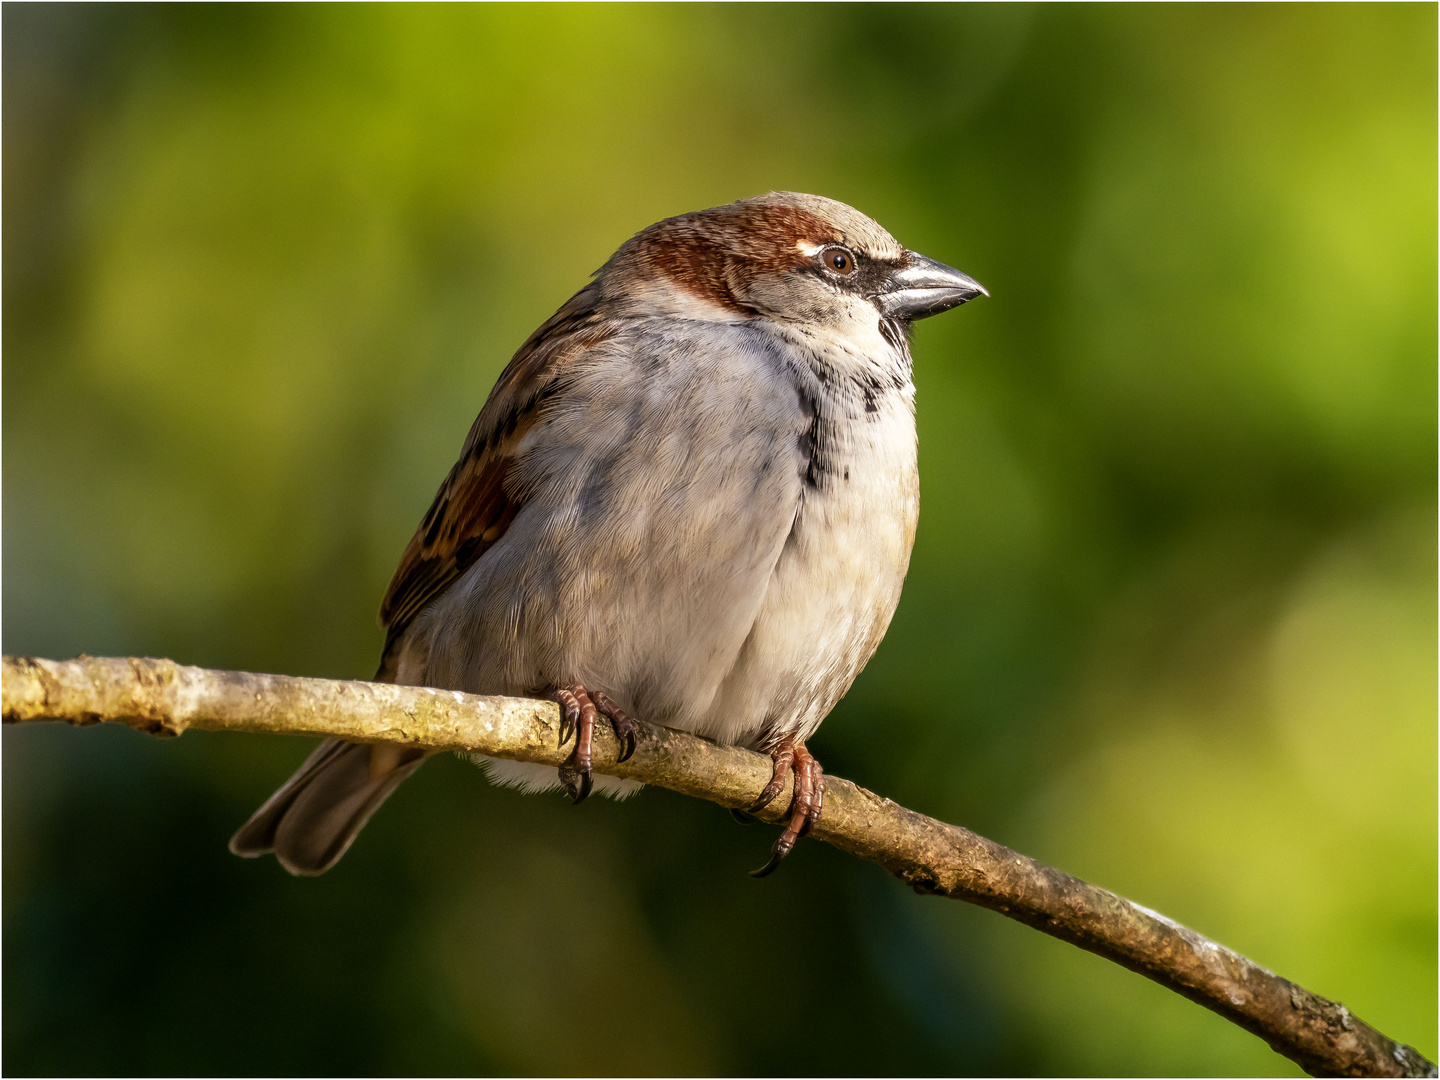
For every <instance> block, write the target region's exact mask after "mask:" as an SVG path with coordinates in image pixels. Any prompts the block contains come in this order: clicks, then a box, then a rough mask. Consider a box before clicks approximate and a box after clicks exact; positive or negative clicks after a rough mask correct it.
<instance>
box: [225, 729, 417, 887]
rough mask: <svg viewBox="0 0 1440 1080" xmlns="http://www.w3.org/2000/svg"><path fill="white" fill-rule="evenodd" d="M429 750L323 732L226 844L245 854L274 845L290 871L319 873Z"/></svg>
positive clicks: (266, 850)
mask: <svg viewBox="0 0 1440 1080" xmlns="http://www.w3.org/2000/svg"><path fill="white" fill-rule="evenodd" d="M426 756H427V755H426V752H425V751H424V750H417V749H414V748H412V747H400V746H393V745H389V744H383V743H382V744H368V743H352V742H345V741H343V740H341V739H326V740H325V741H324V742H323V743H321V744H320V745H319V746H318V747H316V748H315V752H314V753H313V754H311V755H310V756H309V757H308V758H306V759H305V763H304V764H303V765H301V766H300V768H299V769H298V770H296V772H295V775H294V776H292V777H291V778H290V779H289V780H287V781H286V782H285V784H284V786H283V787H281V788H280V790H279V791H277V792H275V794H274V795H271V796H270V798H269V799H267V800H266V801H265V805H264V806H262V807H260V809H259V810H256V811H255V813H254V814H252V815H251V817H250V820H249V821H247V822H246V823H245V824H244V825H242V826H241V827H240V831H239V832H237V833H236V834H235V835H234V836H232V837H231V838H230V850H231V851H232V852H234V853H235V854H236V855H243V856H245V857H246V858H254V857H255V856H257V855H266V854H269V853H270V852H272V851H273V852H274V853H275V857H276V858H277V859H279V860H280V865H281V866H283V867H285V869H286V870H288V871H290V873H292V874H301V875H305V876H314V875H315V874H323V873H324V872H325V871H326V870H329V869H330V867H332V866H334V865H335V863H336V862H337V861H338V860H339V858H340V856H341V855H344V854H345V851H346V849H347V848H349V846H350V844H351V842H352V841H354V839H355V837H356V835H358V834H359V832H360V830H361V829H363V828H364V827H365V823H366V822H367V821H369V820H370V815H371V814H373V813H375V811H376V810H378V809H379V808H380V804H381V803H383V802H384V801H385V800H386V799H388V798H389V797H390V793H391V792H392V791H394V790H395V789H396V788H397V787H399V786H400V782H401V781H402V780H404V779H405V778H406V777H407V776H409V775H410V774H411V773H413V772H414V771H415V770H416V769H418V768H419V767H420V766H421V764H423V763H424V761H425V758H426Z"/></svg>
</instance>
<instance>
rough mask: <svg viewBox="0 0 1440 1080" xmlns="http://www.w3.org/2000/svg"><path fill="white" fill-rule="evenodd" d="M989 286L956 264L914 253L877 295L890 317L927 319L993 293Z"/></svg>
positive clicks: (886, 315)
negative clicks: (988, 288)
mask: <svg viewBox="0 0 1440 1080" xmlns="http://www.w3.org/2000/svg"><path fill="white" fill-rule="evenodd" d="M989 295H990V294H989V293H988V292H986V291H985V286H984V285H981V284H980V283H979V282H978V281H976V280H975V279H974V278H972V277H970V275H968V274H962V273H961V272H960V271H959V270H956V269H955V268H954V267H953V266H946V265H945V264H944V263H942V262H936V261H935V260H934V259H927V258H926V257H925V256H924V255H917V254H915V252H913V251H912V252H910V261H909V262H907V263H906V264H905V265H904V266H902V267H901V268H900V269H898V270H896V271H895V272H894V273H893V274H891V275H890V280H889V281H888V282H886V285H885V289H884V291H883V292H881V293H880V294H879V295H878V296H876V297H875V303H876V304H877V305H878V306H879V308H880V312H881V314H883V315H884V316H885V317H886V318H888V319H906V320H913V319H925V318H928V317H929V316H931V315H939V314H940V313H941V312H942V311H949V310H950V309H951V308H953V307H959V306H960V305H961V304H963V303H965V301H966V300H974V299H975V297H977V296H989Z"/></svg>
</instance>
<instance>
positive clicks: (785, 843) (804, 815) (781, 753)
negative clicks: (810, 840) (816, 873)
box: [731, 740, 825, 878]
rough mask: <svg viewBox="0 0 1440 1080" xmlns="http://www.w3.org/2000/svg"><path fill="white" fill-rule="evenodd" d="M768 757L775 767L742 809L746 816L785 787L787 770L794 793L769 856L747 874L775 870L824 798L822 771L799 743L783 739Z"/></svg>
mask: <svg viewBox="0 0 1440 1080" xmlns="http://www.w3.org/2000/svg"><path fill="white" fill-rule="evenodd" d="M771 758H772V759H773V760H774V762H775V771H774V774H773V775H772V776H771V778H770V782H769V783H768V784H766V785H765V789H764V790H763V791H761V792H760V797H759V798H758V799H756V801H755V802H754V803H752V804H751V806H750V808H749V810H748V811H744V812H743V813H745V815H746V816H747V817H748V816H749V815H750V814H753V813H755V812H756V811H758V810H760V809H761V808H763V807H764V806H765V805H766V804H767V803H769V802H771V801H772V800H773V799H774V798H775V796H776V795H778V794H780V791H781V790H782V789H783V788H784V787H785V774H786V773H787V772H791V771H793V772H794V773H795V796H794V798H793V799H792V800H791V802H790V820H789V822H788V823H787V824H786V826H785V831H784V832H782V833H781V834H780V835H779V836H778V837H776V839H775V843H774V845H773V846H772V847H771V848H770V860H769V861H768V862H767V863H766V864H765V865H764V866H762V867H760V869H758V870H752V871H750V876H751V877H757V878H762V877H766V876H768V875H770V874H773V873H774V872H775V869H776V868H777V867H778V866H779V865H780V860H781V859H783V858H785V856H786V855H789V854H790V851H791V849H792V848H794V847H795V841H796V840H798V839H800V837H802V836H804V835H805V834H806V833H808V832H809V831H810V830H811V829H813V828H814V827H815V823H816V822H817V821H819V820H820V810H821V808H822V806H823V805H824V802H825V773H824V771H823V770H822V769H821V768H820V763H819V762H818V761H816V760H815V758H814V756H813V755H812V754H811V753H810V751H808V750H806V749H805V746H804V744H803V743H797V742H793V741H791V740H786V741H785V742H783V743H781V744H780V745H779V746H777V747H776V748H775V750H774V752H773V753H772V754H771ZM731 813H732V814H734V813H735V812H734V811H731ZM737 820H738V817H737Z"/></svg>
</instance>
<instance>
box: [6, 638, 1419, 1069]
mask: <svg viewBox="0 0 1440 1080" xmlns="http://www.w3.org/2000/svg"><path fill="white" fill-rule="evenodd" d="M3 699H4V722H5V723H7V724H15V723H29V722H31V721H38V720H60V721H65V722H67V723H71V724H94V723H101V722H103V723H119V724H126V725H128V726H130V727H133V728H137V729H139V730H141V731H147V732H150V733H151V734H154V735H179V734H181V733H182V732H184V731H185V730H186V729H187V728H192V727H193V728H199V729H201V730H204V731H252V732H274V733H281V734H289V735H336V736H339V737H341V738H345V739H354V740H356V741H363V742H393V743H400V744H403V745H408V746H424V747H427V748H430V749H434V750H457V751H462V752H466V753H470V752H476V751H478V752H480V753H482V754H488V755H490V756H492V757H502V758H513V759H515V760H517V761H532V762H539V763H541V764H545V765H559V764H560V763H561V762H562V761H563V760H564V759H565V757H566V753H565V752H564V751H562V750H560V749H559V747H558V746H557V734H558V731H559V722H560V714H559V708H558V706H556V705H555V704H554V703H552V702H548V701H533V700H529V699H525V698H502V697H477V696H474V695H471V694H461V693H457V692H454V691H448V690H430V689H425V688H419V687H409V686H393V685H390V684H387V683H367V682H342V681H338V680H331V679H304V678H291V677H288V676H284V675H253V674H249V673H246V672H237V671H211V670H208V669H205V668H196V667H186V666H183V665H180V664H176V663H174V662H172V661H169V660H149V659H136V658H101V657H81V658H79V659H78V660H70V661H64V662H56V661H53V660H39V659H33V658H18V657H10V656H7V657H5V658H4V677H3ZM595 739H596V746H595V762H596V766H597V769H598V770H599V771H603V772H605V773H609V774H611V775H614V776H620V777H627V778H631V779H635V780H640V781H643V782H644V783H647V784H656V785H658V786H660V787H666V788H670V789H671V790H672V791H678V792H680V793H681V794H684V795H692V796H695V797H697V798H702V799H708V800H710V801H711V802H716V803H719V804H720V805H722V806H729V807H736V808H740V807H744V806H747V805H748V804H749V803H750V801H751V800H752V799H753V798H754V797H755V795H756V793H757V792H758V791H759V790H760V789H761V788H762V787H763V786H764V785H765V783H766V781H767V780H768V779H769V777H770V761H769V759H768V758H765V757H764V756H762V755H760V754H756V753H754V752H752V751H749V750H741V749H738V748H735V747H722V746H718V745H716V744H715V743H712V742H709V741H708V740H705V739H701V738H698V737H696V736H694V735H687V734H685V733H683V732H679V731H672V730H670V729H668V728H656V727H649V726H646V725H642V734H641V737H640V743H639V747H638V749H637V750H636V752H635V755H634V757H632V758H631V759H630V760H629V761H627V762H625V763H624V764H616V763H615V758H616V756H617V754H618V752H619V744H618V743H617V741H616V740H615V738H614V735H613V734H612V733H611V732H610V731H609V729H608V727H607V726H606V725H599V726H597V727H596V729H595ZM789 801H790V800H789V796H788V794H785V793H782V794H781V796H780V797H779V798H777V799H776V800H775V801H774V802H773V803H772V804H771V809H767V810H766V811H763V812H762V813H761V814H760V815H759V816H760V817H762V818H765V819H766V820H769V821H779V820H781V819H782V818H783V817H784V810H783V808H784V807H786V806H788V804H789ZM812 835H813V836H815V837H816V838H817V839H820V840H824V841H825V842H827V843H829V844H833V845H834V846H835V847H837V848H840V849H841V850H842V851H848V852H850V853H851V854H853V855H859V856H860V857H862V858H865V859H870V860H871V861H873V862H877V863H879V864H880V865H881V866H883V867H885V869H887V870H889V871H890V872H891V873H892V874H894V875H895V876H896V877H898V878H900V880H901V881H904V882H905V883H906V884H907V885H909V886H910V887H911V888H913V889H915V890H916V891H917V892H922V893H935V894H937V895H940V896H948V897H951V898H953V899H957V900H968V901H969V902H971V903H973V904H979V905H981V906H982V907H987V908H990V909H991V910H994V911H998V912H1000V913H1001V914H1004V915H1008V916H1009V917H1010V918H1012V919H1016V920H1018V921H1020V922H1022V923H1025V924H1026V925H1027V926H1032V927H1034V928H1035V929H1037V930H1041V931H1043V932H1045V933H1047V934H1050V935H1052V936H1054V937H1057V938H1060V939H1061V940H1063V941H1068V942H1071V943H1072V944H1075V945H1079V946H1080V947H1081V948H1082V949H1088V950H1090V951H1091V952H1093V953H1098V954H1099V955H1100V956H1104V957H1106V958H1108V959H1110V960H1113V961H1115V962H1116V963H1118V964H1122V965H1124V966H1125V967H1127V968H1129V969H1130V970H1132V971H1136V972H1139V973H1140V974H1141V975H1144V976H1146V977H1147V978H1150V979H1153V980H1154V981H1155V982H1157V983H1159V984H1160V985H1162V986H1166V987H1169V988H1170V989H1171V990H1174V991H1176V992H1177V993H1180V994H1183V995H1185V996H1186V997H1188V998H1190V999H1191V1000H1192V1001H1195V1002H1198V1003H1199V1004H1201V1005H1204V1006H1205V1007H1206V1008H1208V1009H1212V1010H1214V1011H1215V1012H1217V1013H1219V1014H1220V1015H1221V1016H1223V1017H1225V1018H1226V1019H1227V1020H1230V1021H1233V1022H1234V1023H1236V1024H1239V1025H1240V1026H1241V1027H1243V1028H1244V1029H1245V1030H1247V1031H1250V1032H1252V1033H1254V1034H1256V1035H1258V1036H1260V1038H1262V1039H1264V1040H1265V1041H1266V1042H1267V1043H1269V1044H1270V1046H1271V1047H1272V1048H1273V1049H1274V1050H1275V1051H1276V1052H1278V1053H1280V1054H1283V1055H1284V1056H1285V1057H1287V1058H1290V1059H1291V1060H1292V1061H1294V1062H1296V1063H1297V1064H1299V1065H1300V1066H1301V1067H1302V1068H1303V1069H1305V1070H1306V1071H1307V1072H1309V1073H1311V1074H1313V1075H1317V1076H1319V1075H1342V1076H1435V1075H1436V1070H1435V1066H1434V1065H1432V1064H1431V1063H1430V1062H1429V1061H1427V1060H1426V1059H1425V1058H1424V1057H1422V1056H1421V1055H1420V1054H1419V1053H1417V1052H1416V1051H1415V1050H1413V1049H1412V1048H1410V1047H1409V1046H1405V1045H1402V1044H1399V1043H1395V1042H1393V1041H1391V1040H1390V1039H1388V1038H1386V1037H1385V1036H1384V1035H1382V1034H1381V1033H1380V1032H1378V1031H1376V1030H1375V1029H1374V1028H1372V1027H1370V1026H1369V1025H1368V1024H1365V1023H1363V1022H1362V1021H1361V1020H1359V1019H1358V1018H1357V1017H1355V1016H1353V1015H1351V1013H1350V1012H1349V1010H1347V1009H1346V1008H1345V1007H1344V1006H1343V1005H1340V1004H1338V1003H1336V1002H1333V1001H1328V1000H1326V999H1325V998H1322V997H1319V996H1317V995H1315V994H1312V993H1311V992H1310V991H1308V990H1306V989H1304V988H1302V987H1299V986H1296V985H1295V984H1294V983H1292V982H1289V981H1287V980H1285V979H1282V978H1280V977H1279V976H1277V975H1274V974H1272V973H1271V972H1269V971H1266V970H1265V969H1264V968H1262V967H1259V966H1258V965H1256V964H1253V963H1251V962H1250V961H1249V960H1247V959H1246V958H1245V957H1243V956H1241V955H1240V954H1239V953H1235V952H1232V951H1231V950H1229V949H1227V948H1225V947H1224V946H1222V945H1218V944H1216V943H1215V942H1213V941H1210V940H1208V939H1207V938H1204V937H1202V936H1201V935H1199V934H1197V933H1195V931H1193V930H1190V929H1188V928H1186V927H1184V926H1180V925H1179V924H1178V923H1174V922H1171V921H1170V920H1169V919H1167V918H1165V917H1164V916H1163V915H1157V914H1156V913H1155V912H1153V911H1150V910H1148V909H1146V908H1143V907H1141V906H1140V905H1138V904H1135V903H1132V902H1130V901H1129V900H1126V899H1124V898H1123V897H1120V896H1116V895H1115V894H1114V893H1111V892H1107V891H1106V890H1104V889H1100V888H1097V887H1096V886H1094V885H1089V884H1086V883H1085V882H1083V881H1080V880H1079V879H1078V878H1073V877H1071V876H1070V875H1069V874H1065V873H1061V872H1060V871H1059V870H1054V869H1051V868H1050V867H1048V866H1043V865H1041V864H1040V863H1037V862H1036V861H1035V860H1033V859H1030V858H1027V857H1025V856H1024V855H1020V854H1017V853H1016V852H1014V851H1011V850H1010V849H1009V848H1006V847H1003V846H1001V845H1000V844H997V843H994V842H993V841H990V840H986V839H985V838H984V837H982V836H977V835H975V834H974V833H972V832H970V831H968V830H966V829H962V828H960V827H959V826H956V825H947V824H945V823H944V822H942V821H936V820H934V819H933V818H928V817H925V816H923V815H921V814H917V813H915V812H914V811H911V810H907V809H905V808H904V807H903V806H899V805H897V804H895V803H893V802H891V801H890V800H889V799H884V798H881V797H880V796H878V795H875V794H872V793H871V792H869V791H866V790H865V789H864V788H861V787H857V786H856V785H855V784H852V783H850V782H849V781H847V780H842V779H840V778H839V777H834V776H832V777H828V778H827V780H826V791H825V812H824V814H823V816H822V817H821V819H820V822H819V824H817V825H816V827H815V830H814V832H813V833H812Z"/></svg>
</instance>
